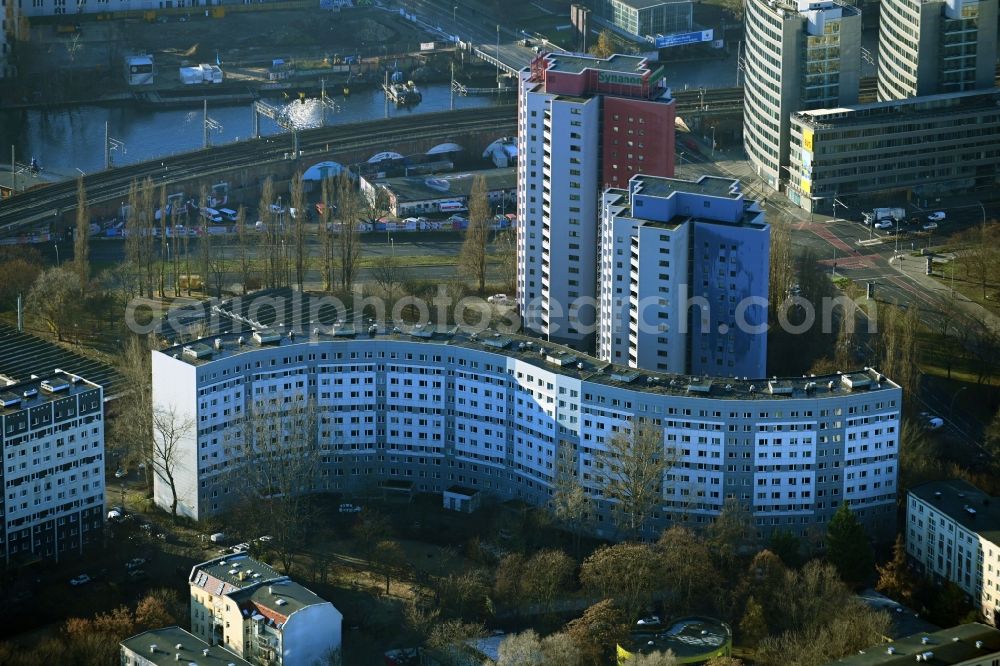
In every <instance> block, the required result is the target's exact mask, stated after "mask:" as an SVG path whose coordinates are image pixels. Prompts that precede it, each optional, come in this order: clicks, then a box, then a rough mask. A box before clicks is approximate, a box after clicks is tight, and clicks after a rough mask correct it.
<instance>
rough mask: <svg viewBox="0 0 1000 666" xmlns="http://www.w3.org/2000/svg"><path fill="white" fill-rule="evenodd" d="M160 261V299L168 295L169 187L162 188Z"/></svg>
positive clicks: (158, 275)
mask: <svg viewBox="0 0 1000 666" xmlns="http://www.w3.org/2000/svg"><path fill="white" fill-rule="evenodd" d="M159 211H160V227H159V229H160V260H159V261H158V262H157V266H158V271H157V278H158V279H157V281H158V282H159V287H160V298H163V297H165V296H166V295H167V291H166V289H167V285H166V272H167V269H166V263H165V262H166V259H167V187H166V185H161V186H160V207H159Z"/></svg>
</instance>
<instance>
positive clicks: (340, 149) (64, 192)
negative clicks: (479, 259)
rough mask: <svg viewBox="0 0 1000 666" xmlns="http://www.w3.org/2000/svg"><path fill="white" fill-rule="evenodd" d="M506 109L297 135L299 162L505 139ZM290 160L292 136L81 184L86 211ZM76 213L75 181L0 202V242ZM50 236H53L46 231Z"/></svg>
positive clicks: (511, 119) (112, 172)
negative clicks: (415, 145)
mask: <svg viewBox="0 0 1000 666" xmlns="http://www.w3.org/2000/svg"><path fill="white" fill-rule="evenodd" d="M516 128H517V112H516V109H515V107H514V106H513V105H503V106H495V107H486V108H478V109H463V110H461V111H444V112H438V113H426V114H420V115H414V116H410V117H405V118H393V119H390V120H374V121H365V122H358V123H347V124H343V125H336V126H333V127H323V128H318V129H312V130H303V131H301V132H299V156H300V157H315V158H316V159H317V160H319V159H321V158H322V157H323V156H327V155H335V154H338V153H339V154H343V153H346V152H354V151H369V154H374V153H377V152H381V151H384V150H388V149H391V148H392V147H393V146H394V144H399V143H405V142H407V141H413V139H415V138H419V139H426V140H433V141H435V142H438V143H444V142H446V141H449V140H451V139H453V138H455V137H458V136H461V135H467V134H471V133H480V132H488V133H493V134H496V136H505V135H507V136H509V135H511V134H514V133H515V132H516V131H517V130H516ZM291 159H295V155H294V148H293V137H292V135H291V133H288V134H280V135H276V136H271V137H265V138H260V139H252V140H248V141H240V142H237V143H232V144H227V145H224V146H218V147H213V148H208V149H205V150H197V151H192V152H189V153H182V154H179V155H173V156H170V157H165V158H163V159H156V160H152V161H149V162H142V163H139V164H132V165H129V166H124V167H119V168H115V169H109V170H106V171H101V172H97V173H92V174H88V175H86V176H84V177H83V183H84V186H85V187H86V189H87V201H88V203H89V204H92V205H93V204H106V203H108V202H117V201H123V200H124V199H126V198H127V197H128V190H129V185H130V184H131V183H132V181H134V180H143V179H146V178H151V179H152V180H153V182H154V183H155V184H156V185H157V186H159V185H167V186H168V187H169V186H171V185H180V184H182V183H186V182H189V181H191V180H194V179H202V178H211V177H213V176H214V175H218V174H224V173H227V172H231V171H233V170H236V169H240V168H246V167H250V166H253V167H260V166H261V165H267V164H269V163H270V164H276V165H277V164H280V163H282V162H285V161H287V160H291ZM75 208H76V182H75V181H65V182H61V183H55V184H52V185H46V186H42V187H39V188H35V189H32V190H28V191H27V192H22V193H19V194H16V195H14V196H12V197H9V198H7V199H3V200H2V201H0V239H2V238H11V237H16V236H19V235H21V234H23V233H25V232H27V231H29V230H33V229H37V228H39V227H49V228H50V229H51V228H52V227H53V226H56V225H59V224H60V223H61V221H62V219H63V215H64V213H66V212H68V211H71V210H74V209H75ZM52 230H53V231H54V230H55V229H52Z"/></svg>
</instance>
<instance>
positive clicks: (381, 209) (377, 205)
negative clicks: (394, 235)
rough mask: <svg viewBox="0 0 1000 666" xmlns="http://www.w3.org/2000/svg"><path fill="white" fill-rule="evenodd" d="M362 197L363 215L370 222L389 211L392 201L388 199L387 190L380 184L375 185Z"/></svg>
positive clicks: (373, 222) (374, 221)
mask: <svg viewBox="0 0 1000 666" xmlns="http://www.w3.org/2000/svg"><path fill="white" fill-rule="evenodd" d="M362 199H363V200H362V207H363V208H364V217H365V219H367V220H368V221H369V222H371V223H372V224H375V223H376V222H378V221H379V219H381V218H382V217H383V216H385V215H387V214H388V213H389V210H390V208H391V204H392V202H391V201H390V200H389V192H388V191H387V190H386V189H385V188H384V187H382V186H381V185H376V186H375V187H374V188H373V189H372V190H371V191H369V192H368V193H367V194H365V195H364V196H363V197H362Z"/></svg>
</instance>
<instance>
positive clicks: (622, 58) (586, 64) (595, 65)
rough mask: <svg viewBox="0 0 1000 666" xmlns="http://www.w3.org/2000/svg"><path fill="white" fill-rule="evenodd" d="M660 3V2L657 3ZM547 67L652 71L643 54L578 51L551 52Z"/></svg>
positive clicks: (643, 72) (581, 70) (624, 71)
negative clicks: (605, 54)
mask: <svg viewBox="0 0 1000 666" xmlns="http://www.w3.org/2000/svg"><path fill="white" fill-rule="evenodd" d="M657 4H660V3H657ZM545 57H546V60H547V61H548V67H547V69H548V70H549V71H553V72H570V73H574V74H579V73H581V72H583V71H585V70H588V69H593V70H598V71H604V72H617V73H619V74H646V73H647V72H649V71H650V69H649V67H648V66H647V61H646V59H645V58H643V57H642V56H634V55H623V54H621V53H616V54H614V55H611V56H608V57H607V58H598V57H597V56H588V55H582V54H577V53H549V54H547V55H546V56H545Z"/></svg>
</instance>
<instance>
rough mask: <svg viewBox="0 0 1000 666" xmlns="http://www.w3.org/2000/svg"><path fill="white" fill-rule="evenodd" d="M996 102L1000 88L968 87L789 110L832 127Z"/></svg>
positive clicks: (806, 121)
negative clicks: (861, 102) (906, 97)
mask: <svg viewBox="0 0 1000 666" xmlns="http://www.w3.org/2000/svg"><path fill="white" fill-rule="evenodd" d="M998 103H1000V89H998V88H990V89H988V90H969V91H966V92H959V93H944V94H941V95H925V96H922V97H910V98H908V99H895V100H889V101H887V102H871V103H869V104H852V105H851V106H845V107H838V108H834V109H812V110H809V111H798V112H796V113H793V114H792V120H795V121H798V122H799V123H800V124H803V125H806V126H807V127H812V128H814V129H815V128H819V129H833V128H837V127H847V126H852V125H867V124H877V123H883V124H884V123H886V122H887V121H889V120H892V121H894V122H898V123H903V122H907V121H912V120H914V119H915V118H916V117H919V116H921V115H930V116H933V117H934V118H935V119H938V118H942V117H947V116H949V115H962V114H968V113H973V112H975V111H979V110H984V109H994V110H995V109H996V106H997V104H998Z"/></svg>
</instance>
